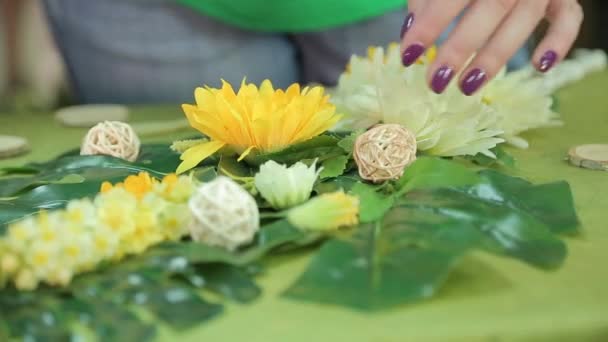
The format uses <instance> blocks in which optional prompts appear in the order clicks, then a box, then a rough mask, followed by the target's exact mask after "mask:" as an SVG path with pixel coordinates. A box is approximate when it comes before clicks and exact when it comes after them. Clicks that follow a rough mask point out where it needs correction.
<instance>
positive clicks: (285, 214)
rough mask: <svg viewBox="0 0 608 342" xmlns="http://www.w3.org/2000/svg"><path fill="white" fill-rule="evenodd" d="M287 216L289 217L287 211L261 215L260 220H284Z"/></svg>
mask: <svg viewBox="0 0 608 342" xmlns="http://www.w3.org/2000/svg"><path fill="white" fill-rule="evenodd" d="M285 216H287V212H285V211H280V212H278V213H269V212H266V213H260V218H261V219H265V218H284V217H285Z"/></svg>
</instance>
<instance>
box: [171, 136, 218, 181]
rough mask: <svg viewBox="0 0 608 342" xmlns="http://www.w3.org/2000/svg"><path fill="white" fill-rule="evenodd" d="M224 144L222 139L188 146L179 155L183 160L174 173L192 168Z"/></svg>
mask: <svg viewBox="0 0 608 342" xmlns="http://www.w3.org/2000/svg"><path fill="white" fill-rule="evenodd" d="M224 145H226V143H224V142H223V141H215V140H214V141H209V142H205V143H202V144H198V145H196V146H193V147H190V148H189V149H188V150H186V152H184V153H183V154H182V156H181V157H180V159H181V160H183V162H182V163H181V164H179V166H178V168H177V171H176V173H177V174H181V173H184V172H186V171H188V170H190V169H192V168H194V167H195V166H196V165H198V164H199V163H200V162H202V161H203V160H205V159H206V158H207V157H209V156H210V155H212V154H214V153H215V152H217V151H219V149H221V148H222V147H224Z"/></svg>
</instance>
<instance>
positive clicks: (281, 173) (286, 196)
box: [255, 160, 322, 209]
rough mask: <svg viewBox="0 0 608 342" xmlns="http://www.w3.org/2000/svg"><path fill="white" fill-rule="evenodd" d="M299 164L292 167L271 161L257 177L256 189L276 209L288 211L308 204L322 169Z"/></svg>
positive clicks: (262, 167)
mask: <svg viewBox="0 0 608 342" xmlns="http://www.w3.org/2000/svg"><path fill="white" fill-rule="evenodd" d="M315 164H316V162H315V163H313V164H312V165H311V166H310V167H309V166H306V164H304V163H302V162H297V163H296V164H294V165H292V166H291V167H289V168H288V167H287V166H285V165H281V164H278V163H277V162H275V161H273V160H269V161H267V162H266V163H264V164H263V165H262V166H261V167H260V171H259V172H258V173H257V174H256V175H255V187H256V188H257V189H258V191H259V192H260V195H262V197H263V198H264V199H265V200H266V201H268V203H270V205H271V206H272V207H273V208H275V209H287V208H291V207H293V206H296V205H298V204H301V203H304V202H306V201H307V200H308V199H309V198H310V194H311V192H312V187H313V186H314V184H315V181H316V180H317V177H319V173H320V172H321V169H322V168H319V169H318V170H315Z"/></svg>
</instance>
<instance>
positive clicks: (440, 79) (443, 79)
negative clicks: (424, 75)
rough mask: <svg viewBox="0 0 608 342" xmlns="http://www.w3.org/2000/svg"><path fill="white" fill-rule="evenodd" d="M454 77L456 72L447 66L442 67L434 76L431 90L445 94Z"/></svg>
mask: <svg viewBox="0 0 608 342" xmlns="http://www.w3.org/2000/svg"><path fill="white" fill-rule="evenodd" d="M452 77H454V70H453V69H452V68H450V67H449V66H447V65H444V66H442V67H441V68H439V69H437V71H435V75H433V80H432V81H431V89H432V90H433V91H434V92H435V93H437V94H441V93H443V91H444V90H445V88H446V87H447V86H448V84H450V81H451V80H452Z"/></svg>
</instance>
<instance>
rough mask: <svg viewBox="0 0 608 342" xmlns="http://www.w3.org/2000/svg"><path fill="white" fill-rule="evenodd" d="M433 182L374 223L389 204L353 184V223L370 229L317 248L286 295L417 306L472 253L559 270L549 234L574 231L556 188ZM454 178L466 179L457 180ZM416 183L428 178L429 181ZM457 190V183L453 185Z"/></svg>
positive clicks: (503, 180) (485, 176)
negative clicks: (356, 216) (356, 219)
mask: <svg viewBox="0 0 608 342" xmlns="http://www.w3.org/2000/svg"><path fill="white" fill-rule="evenodd" d="M437 174H440V172H436V173H435V174H433V172H430V173H421V174H419V175H418V176H416V177H418V179H416V180H415V184H416V186H413V188H415V189H417V190H413V191H410V192H408V193H407V194H406V195H405V196H404V197H402V198H398V199H395V206H394V207H393V208H392V209H390V210H388V212H387V213H386V215H384V216H383V215H382V213H383V212H385V211H386V208H387V207H388V203H386V201H389V200H388V199H387V198H390V197H387V196H386V195H384V194H382V193H380V192H378V190H379V189H377V188H375V187H372V186H368V185H364V184H361V183H359V184H356V185H355V186H354V187H353V192H354V193H357V194H360V195H361V199H362V214H361V215H362V221H367V220H371V219H372V218H375V219H376V221H375V222H372V223H369V224H364V225H362V226H360V227H359V228H357V229H355V230H354V232H353V233H352V234H351V235H350V236H349V237H348V238H339V239H338V238H337V239H333V240H331V241H329V242H327V243H326V244H325V245H324V246H323V247H322V248H321V250H320V251H319V253H318V254H317V255H315V256H314V257H313V260H312V262H311V264H310V266H309V267H308V269H307V270H306V271H305V273H304V274H303V275H302V276H301V277H300V278H299V279H298V280H297V281H296V283H295V284H293V285H292V286H291V287H290V288H289V289H288V290H287V291H286V293H285V294H286V296H288V297H292V298H297V299H303V300H310V301H320V302H324V303H333V304H338V305H343V306H350V307H354V308H359V309H365V310H373V309H380V308H386V307H390V306H394V305H399V304H402V303H407V302H411V301H416V300H421V299H424V298H426V297H429V296H431V295H432V294H433V293H434V292H435V291H436V290H437V289H438V288H439V287H440V286H441V285H442V283H443V281H444V280H445V279H446V277H447V275H448V274H449V272H450V270H451V268H452V267H453V266H454V265H455V263H456V262H457V261H458V260H459V259H460V257H461V256H462V255H463V254H464V253H466V252H468V251H470V250H472V249H481V250H485V251H488V252H491V253H495V254H498V255H502V256H507V257H512V258H515V259H518V260H521V261H524V262H526V263H528V264H531V265H533V266H535V267H538V268H541V269H555V268H557V267H559V266H560V265H561V264H562V263H563V261H564V259H565V258H566V254H567V251H566V245H565V244H564V243H563V242H562V241H561V240H559V239H558V237H557V236H556V235H555V232H574V231H576V226H577V223H578V221H577V219H576V214H575V211H574V208H573V205H572V196H571V194H570V190H569V187H568V186H567V185H566V184H565V183H553V184H544V185H533V184H530V183H528V182H526V181H524V180H521V179H518V178H514V177H509V176H506V175H502V174H499V173H497V172H493V171H484V172H482V173H481V174H480V176H479V177H478V178H477V179H478V183H477V184H473V185H468V186H452V187H441V186H439V187H434V185H435V184H448V183H451V182H450V181H445V180H442V179H440V178H437V177H436V175H437ZM460 174H461V175H464V177H460V178H461V179H465V180H467V182H468V181H469V180H468V178H469V176H468V175H466V173H462V172H461V173H460ZM424 175H430V177H431V179H430V181H429V180H427V179H424ZM411 179H415V177H412V178H411ZM463 183H465V182H461V181H460V180H457V182H455V185H458V184H460V185H462V184H463ZM406 184H408V183H406ZM409 184H411V183H409ZM365 206H368V207H365ZM557 212H559V214H556V213H557ZM364 218H365V219H364Z"/></svg>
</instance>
